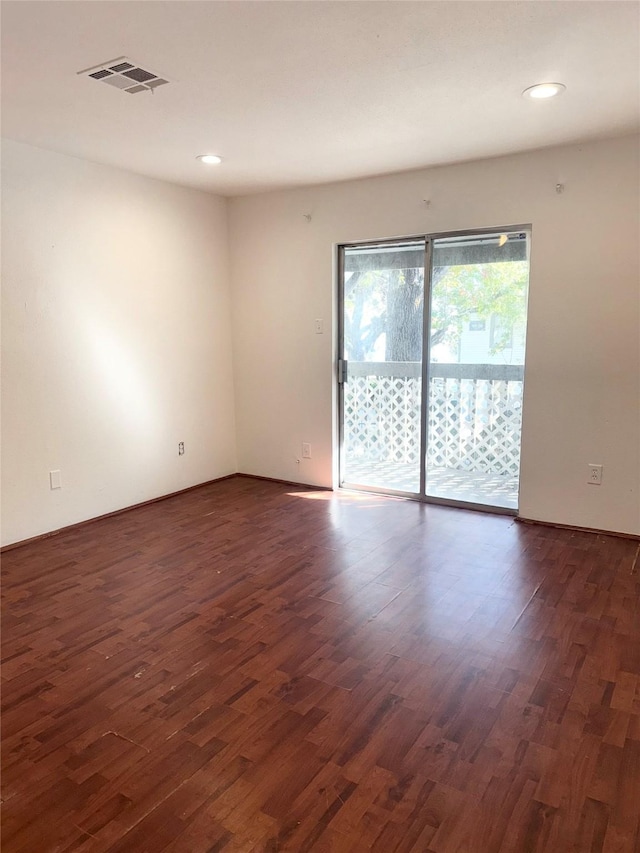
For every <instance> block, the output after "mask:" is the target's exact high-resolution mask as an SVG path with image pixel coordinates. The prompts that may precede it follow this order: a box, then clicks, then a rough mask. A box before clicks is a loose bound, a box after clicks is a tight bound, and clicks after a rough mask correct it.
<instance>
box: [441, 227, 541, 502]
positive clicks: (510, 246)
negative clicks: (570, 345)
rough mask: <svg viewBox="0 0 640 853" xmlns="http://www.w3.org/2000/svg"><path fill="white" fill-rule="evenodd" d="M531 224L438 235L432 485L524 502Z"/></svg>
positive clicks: (461, 494) (474, 498) (463, 495)
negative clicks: (522, 472) (522, 437)
mask: <svg viewBox="0 0 640 853" xmlns="http://www.w3.org/2000/svg"><path fill="white" fill-rule="evenodd" d="M528 242H529V240H528V234H527V233H526V232H516V233H503V234H499V233H495V234H481V235H477V236H468V235H467V236H460V237H448V238H442V239H437V238H436V239H434V240H433V244H432V266H431V302H430V306H431V307H430V334H429V340H430V343H429V364H428V375H429V394H428V419H427V442H426V495H427V496H428V497H435V498H441V499H442V498H444V499H448V500H453V501H457V502H460V501H464V502H468V503H474V504H483V505H488V506H493V507H502V508H506V509H517V507H518V485H519V471H520V431H521V426H522V388H523V376H524V354H525V332H526V319H527V289H528V284H529V252H528Z"/></svg>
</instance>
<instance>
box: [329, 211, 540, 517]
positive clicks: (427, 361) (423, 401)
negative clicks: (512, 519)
mask: <svg viewBox="0 0 640 853" xmlns="http://www.w3.org/2000/svg"><path fill="white" fill-rule="evenodd" d="M514 231H523V232H526V233H527V235H528V238H529V249H530V246H531V234H532V226H531V223H529V224H526V225H523V224H517V225H503V226H500V225H498V226H495V227H492V228H465V229H461V230H457V231H438V232H431V233H429V234H413V235H410V236H406V237H394V238H389V239H384V240H362V241H357V242H353V243H339V244H338V247H337V248H338V270H337V273H338V275H337V281H338V304H337V308H338V323H337V328H338V334H337V336H336V342H337V353H336V357H335V359H334V376H335V387H336V395H337V396H336V398H335V399H336V402H337V406H336V411H337V416H338V429H337V433H336V434H337V436H338V447H337V453H338V464H337V471H338V484H337V485H338V488H339V489H345V490H347V491H358V492H370V493H373V494H377V495H388V496H389V497H400V498H409V499H410V500H416V501H420V502H422V503H428V504H436V505H440V506H451V507H458V508H460V509H472V510H478V511H480V512H488V513H492V514H494V515H495V514H497V515H510V516H517V515H518V510H517V509H510V508H508V507H497V506H488V505H487V504H478V503H474V502H472V501H461V500H452V499H450V498H438V497H433V496H430V495H427V493H426V492H427V488H426V485H427V484H426V476H427V444H428V441H429V435H428V433H429V389H430V382H431V313H432V308H431V306H432V300H433V290H432V286H431V285H432V279H433V243H434V241H436V240H442V239H447V238H452V237H479V236H482V235H484V234H487V235H489V234H496V233H498V234H502V233H505V232H507V233H510V232H514ZM419 240H422V241H424V279H423V287H424V309H423V312H422V370H421V374H420V375H421V389H420V406H421V410H420V491H419V492H404V491H400V490H398V489H383V488H379V487H376V486H361V485H358V484H355V483H345V482H343V468H344V377H343V376H342V367H341V362H342V360H343V358H344V257H345V250H346V249H355V248H361V247H362V248H366V247H367V246H392V245H396V244H398V243H404V242H407V243H409V242H417V241H419ZM529 278H530V271H529ZM528 291H529V286H528V285H527V301H528ZM527 313H528V312H527ZM525 359H526V346H525ZM347 371H348V364H347ZM519 493H520V474H519V473H518V504H519V503H520V500H519Z"/></svg>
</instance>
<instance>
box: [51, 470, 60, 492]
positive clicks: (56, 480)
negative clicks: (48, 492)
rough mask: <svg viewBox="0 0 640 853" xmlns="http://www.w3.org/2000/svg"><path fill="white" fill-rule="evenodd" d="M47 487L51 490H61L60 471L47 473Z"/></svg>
mask: <svg viewBox="0 0 640 853" xmlns="http://www.w3.org/2000/svg"><path fill="white" fill-rule="evenodd" d="M49 486H50V487H51V488H52V489H61V488H62V478H61V474H60V471H49Z"/></svg>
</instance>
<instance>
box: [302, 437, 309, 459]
mask: <svg viewBox="0 0 640 853" xmlns="http://www.w3.org/2000/svg"><path fill="white" fill-rule="evenodd" d="M302 458H303V459H311V445H310V444H309V443H308V442H306V441H303V442H302Z"/></svg>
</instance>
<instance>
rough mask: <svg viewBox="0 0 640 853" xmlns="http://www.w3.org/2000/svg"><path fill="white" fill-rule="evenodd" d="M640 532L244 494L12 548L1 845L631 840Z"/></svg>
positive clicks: (391, 845) (261, 487)
mask: <svg viewBox="0 0 640 853" xmlns="http://www.w3.org/2000/svg"><path fill="white" fill-rule="evenodd" d="M637 552H638V543H637V542H633V541H631V540H625V539H620V538H614V537H604V536H598V535H595V534H587V533H580V532H570V531H563V530H555V529H553V528H548V527H538V526H529V525H519V524H518V523H516V522H515V521H514V520H513V519H511V518H506V517H500V516H491V515H483V514H479V513H471V512H464V511H461V510H455V509H447V508H442V507H435V506H423V505H420V504H418V503H413V502H409V501H401V500H393V499H387V498H380V497H375V496H371V495H353V494H352V495H349V494H347V493H344V494H332V493H329V492H311V491H304V490H296V489H295V488H293V487H287V486H283V485H278V484H274V483H268V482H259V481H254V480H250V479H240V478H236V479H232V480H227V481H225V482H221V483H217V484H212V485H209V486H206V487H203V488H201V489H198V490H196V491H193V492H190V493H188V494H185V495H181V496H178V497H176V498H173V499H169V500H166V501H163V502H161V503H157V504H154V505H151V506H147V507H142V508H139V509H136V510H132V511H131V512H129V513H126V514H124V515H121V516H119V517H114V518H110V519H105V520H103V521H98V522H95V523H92V524H90V525H87V526H84V527H81V528H77V529H75V530H71V531H68V532H66V533H62V534H60V535H58V536H56V537H54V538H51V539H48V540H43V541H40V542H35V543H32V544H29V545H26V546H24V547H22V548H19V549H16V550H13V551H10V552H7V553H6V554H5V555H4V556H3V560H2V563H3V575H4V582H3V586H2V593H3V600H4V622H3V635H4V643H3V647H4V650H3V691H2V693H3V705H4V712H3V732H2V736H3V767H4V772H3V788H4V793H3V800H4V805H3V811H4V831H3V844H2V849H3V851H4V853H50V851H83V853H98V851H113V853H121V852H123V851H135V853H145V851H148V853H160V851H163V853H165V851H166V853H169V851H170V852H171V853H178V851H180V853H213V851H225V853H230V852H231V851H238V852H239V851H243V853H244V851H246V853H250V851H254V853H255V851H263V853H276V851H284V850H290V851H299V852H300V853H303V851H318V853H323V851H345V852H346V851H349V853H361V852H362V851H369V850H372V851H376V853H394V851H403V853H404V851H406V853H408V851H414V853H512V852H513V853H524V851H527V853H528V851H549V853H569V851H573V853H584V852H585V851H603V853H627V851H628V853H633V851H637V850H638V849H639V847H638V845H639V843H640V842H638V835H637V834H638V816H639V812H640V687H639V685H640V641H639V640H640V636H639V624H638V623H639V604H638V602H639V591H640V582H639V574H638V569H639V568H640V567H639V566H638V565H637V564H634V560H635V559H636V557H637Z"/></svg>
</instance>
